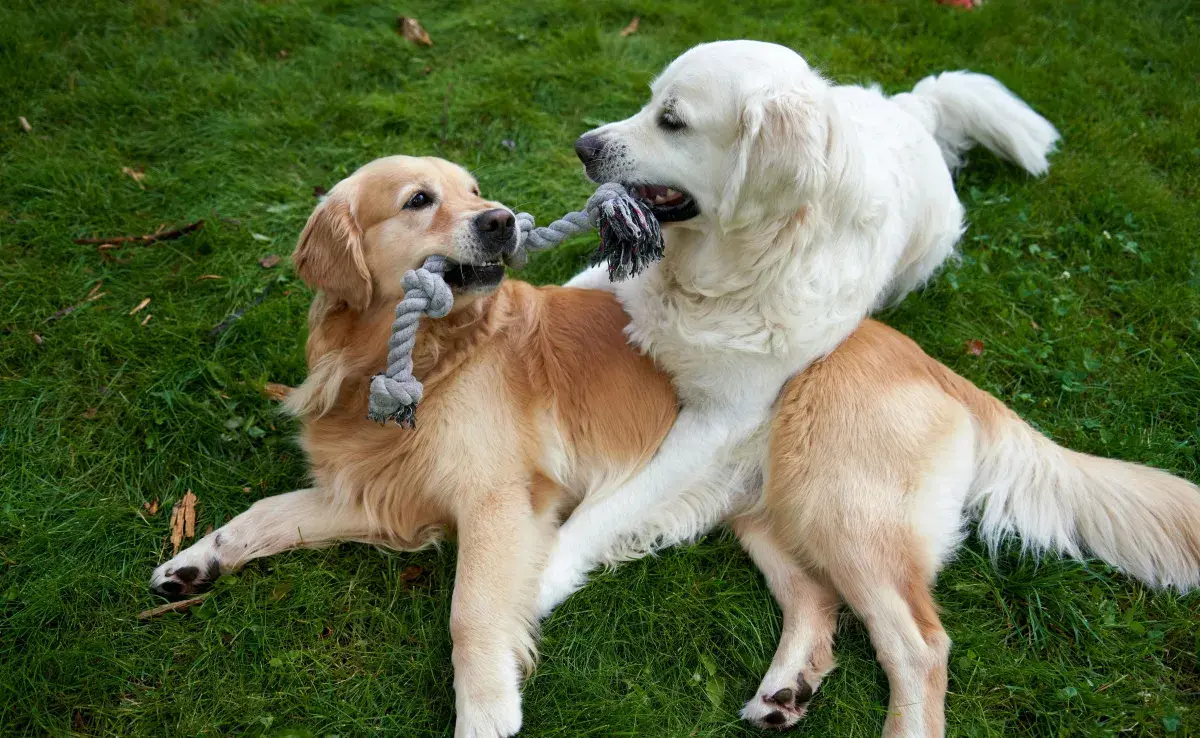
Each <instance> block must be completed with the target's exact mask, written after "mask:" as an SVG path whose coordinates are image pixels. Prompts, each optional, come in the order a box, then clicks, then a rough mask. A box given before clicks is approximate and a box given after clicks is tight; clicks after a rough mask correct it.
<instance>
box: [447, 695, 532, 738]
mask: <svg viewBox="0 0 1200 738" xmlns="http://www.w3.org/2000/svg"><path fill="white" fill-rule="evenodd" d="M457 709H458V718H457V720H456V721H455V723H454V738H507V736H510V735H516V734H517V733H518V732H519V731H520V730H521V694H520V692H518V691H517V687H516V685H513V686H512V689H511V690H510V689H505V690H504V693H503V694H497V695H490V696H479V695H477V696H472V695H471V694H470V690H467V691H466V693H465V694H462V695H460V696H459V698H458V700H457Z"/></svg>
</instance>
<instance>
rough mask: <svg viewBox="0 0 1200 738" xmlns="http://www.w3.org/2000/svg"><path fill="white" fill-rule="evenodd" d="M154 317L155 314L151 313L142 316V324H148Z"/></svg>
mask: <svg viewBox="0 0 1200 738" xmlns="http://www.w3.org/2000/svg"><path fill="white" fill-rule="evenodd" d="M153 317H154V316H153V315H151V314H150V313H146V317H144V318H142V325H146V324H147V323H149V322H150V319H151V318H153Z"/></svg>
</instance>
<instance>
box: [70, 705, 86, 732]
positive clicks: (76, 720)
mask: <svg viewBox="0 0 1200 738" xmlns="http://www.w3.org/2000/svg"><path fill="white" fill-rule="evenodd" d="M71 730H74V731H75V732H76V733H85V732H87V722H86V721H85V720H84V719H83V713H82V712H80V711H79V710H76V711H75V714H73V715H71Z"/></svg>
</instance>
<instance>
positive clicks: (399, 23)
mask: <svg viewBox="0 0 1200 738" xmlns="http://www.w3.org/2000/svg"><path fill="white" fill-rule="evenodd" d="M396 30H397V31H399V32H400V35H401V36H403V37H404V38H406V39H408V40H409V41H412V42H413V43H414V44H420V45H421V46H433V39H431V38H429V34H428V33H425V29H424V28H421V24H420V23H418V22H417V19H416V18H409V17H408V16H406V15H402V16H400V17H399V18H397V19H396Z"/></svg>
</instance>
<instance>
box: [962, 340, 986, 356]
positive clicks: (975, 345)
mask: <svg viewBox="0 0 1200 738" xmlns="http://www.w3.org/2000/svg"><path fill="white" fill-rule="evenodd" d="M963 348H965V349H966V350H967V353H968V354H970V355H971V356H983V341H980V340H979V339H978V338H972V339H971V340H970V341H967V342H966V343H964V344H963Z"/></svg>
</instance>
